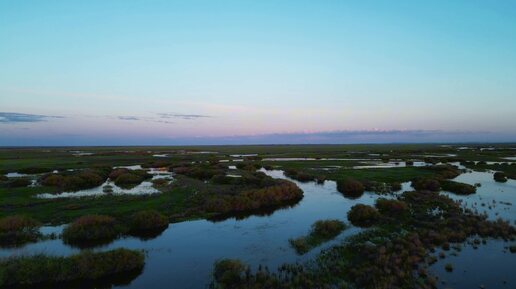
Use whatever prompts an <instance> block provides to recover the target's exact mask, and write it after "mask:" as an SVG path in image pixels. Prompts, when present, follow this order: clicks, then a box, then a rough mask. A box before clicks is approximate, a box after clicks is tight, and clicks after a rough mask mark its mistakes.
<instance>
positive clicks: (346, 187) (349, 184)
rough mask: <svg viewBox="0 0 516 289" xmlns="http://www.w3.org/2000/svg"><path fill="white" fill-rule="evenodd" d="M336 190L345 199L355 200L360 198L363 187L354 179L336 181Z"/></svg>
mask: <svg viewBox="0 0 516 289" xmlns="http://www.w3.org/2000/svg"><path fill="white" fill-rule="evenodd" d="M337 190H338V191H339V192H341V193H342V194H343V195H344V196H345V197H347V198H351V199H356V198H359V197H360V196H362V194H363V193H364V190H365V187H364V185H363V184H362V183H361V182H359V181H357V180H355V179H352V178H346V179H343V180H338V181H337Z"/></svg>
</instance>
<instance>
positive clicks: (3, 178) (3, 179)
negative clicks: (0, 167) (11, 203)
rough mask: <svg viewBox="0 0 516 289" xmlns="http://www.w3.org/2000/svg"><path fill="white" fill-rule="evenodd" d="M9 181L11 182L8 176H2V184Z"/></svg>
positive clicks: (0, 178) (0, 176)
mask: <svg viewBox="0 0 516 289" xmlns="http://www.w3.org/2000/svg"><path fill="white" fill-rule="evenodd" d="M7 180H9V178H8V177H7V176H4V175H0V182H4V181H7Z"/></svg>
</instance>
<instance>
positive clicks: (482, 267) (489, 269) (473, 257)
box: [429, 240, 516, 289]
mask: <svg viewBox="0 0 516 289" xmlns="http://www.w3.org/2000/svg"><path fill="white" fill-rule="evenodd" d="M510 244H511V243H510V242H504V241H503V240H488V242H487V244H480V245H478V248H477V249H474V248H473V246H472V245H470V244H466V245H464V246H462V251H461V252H459V253H458V255H457V256H453V255H452V254H451V253H452V252H453V250H450V251H449V252H448V254H446V258H444V259H439V260H438V261H437V262H436V263H435V264H433V265H432V266H431V267H430V268H429V271H430V272H431V273H433V274H435V275H437V276H439V281H440V282H439V283H438V288H440V289H445V288H454V289H471V288H482V287H481V286H484V288H500V289H503V288H507V289H509V288H516V280H515V277H514V269H515V268H516V256H515V254H511V253H509V252H508V249H507V247H508V246H509V245H510ZM448 263H450V264H452V266H453V271H452V272H447V271H446V270H445V266H446V264H448Z"/></svg>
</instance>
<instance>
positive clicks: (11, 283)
mask: <svg viewBox="0 0 516 289" xmlns="http://www.w3.org/2000/svg"><path fill="white" fill-rule="evenodd" d="M144 264H145V256H144V254H143V253H142V252H140V251H135V250H127V249H116V250H112V251H107V252H100V253H93V252H89V251H85V252H83V253H79V254H77V255H72V256H69V257H51V256H45V255H34V256H17V257H11V258H6V259H3V260H0V287H2V288H3V287H4V286H5V287H15V286H31V287H34V288H36V287H38V286H42V285H50V284H55V285H57V284H62V283H65V282H72V281H92V280H97V279H101V278H105V277H109V276H111V275H115V274H120V273H128V272H134V271H141V270H142V269H143V266H144ZM54 288H57V287H54ZM65 288H66V287H65Z"/></svg>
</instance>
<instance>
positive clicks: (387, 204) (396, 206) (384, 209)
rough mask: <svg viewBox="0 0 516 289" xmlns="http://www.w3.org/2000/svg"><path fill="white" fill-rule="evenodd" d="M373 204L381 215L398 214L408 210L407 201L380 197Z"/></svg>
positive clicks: (393, 215)
mask: <svg viewBox="0 0 516 289" xmlns="http://www.w3.org/2000/svg"><path fill="white" fill-rule="evenodd" d="M375 206H376V208H377V209H378V211H379V212H380V213H381V214H382V215H386V216H391V217H395V216H400V215H403V214H405V213H407V212H408V206H407V203H405V202H403V201H398V200H388V199H384V198H380V199H378V200H376V204H375Z"/></svg>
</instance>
